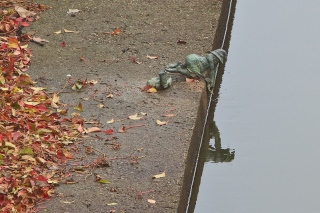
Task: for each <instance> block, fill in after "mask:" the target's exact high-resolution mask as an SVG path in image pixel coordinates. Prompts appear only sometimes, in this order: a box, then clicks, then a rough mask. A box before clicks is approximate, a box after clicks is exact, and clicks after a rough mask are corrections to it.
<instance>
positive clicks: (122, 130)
mask: <svg viewBox="0 0 320 213" xmlns="http://www.w3.org/2000/svg"><path fill="white" fill-rule="evenodd" d="M125 131H126V127H125V126H122V127H121V128H120V129H119V130H118V132H121V133H123V132H125Z"/></svg>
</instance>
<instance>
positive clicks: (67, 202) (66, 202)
mask: <svg viewBox="0 0 320 213" xmlns="http://www.w3.org/2000/svg"><path fill="white" fill-rule="evenodd" d="M74 201H75V200H73V201H63V200H60V202H61V203H65V204H71V203H73V202H74Z"/></svg>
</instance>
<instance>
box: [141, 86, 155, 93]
mask: <svg viewBox="0 0 320 213" xmlns="http://www.w3.org/2000/svg"><path fill="white" fill-rule="evenodd" d="M150 88H152V86H151V85H146V86H144V87H142V88H141V92H145V91H148V89H150Z"/></svg>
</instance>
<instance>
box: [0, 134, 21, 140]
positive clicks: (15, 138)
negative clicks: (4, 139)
mask: <svg viewBox="0 0 320 213" xmlns="http://www.w3.org/2000/svg"><path fill="white" fill-rule="evenodd" d="M11 136H12V139H13V140H14V141H17V140H18V138H20V137H21V136H22V134H21V133H20V132H13V133H11ZM0 140H1V136H0Z"/></svg>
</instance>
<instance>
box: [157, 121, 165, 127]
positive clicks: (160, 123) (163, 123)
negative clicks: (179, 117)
mask: <svg viewBox="0 0 320 213" xmlns="http://www.w3.org/2000/svg"><path fill="white" fill-rule="evenodd" d="M156 122H157V124H158V125H159V126H163V125H167V124H168V121H160V120H157V121H156Z"/></svg>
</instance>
